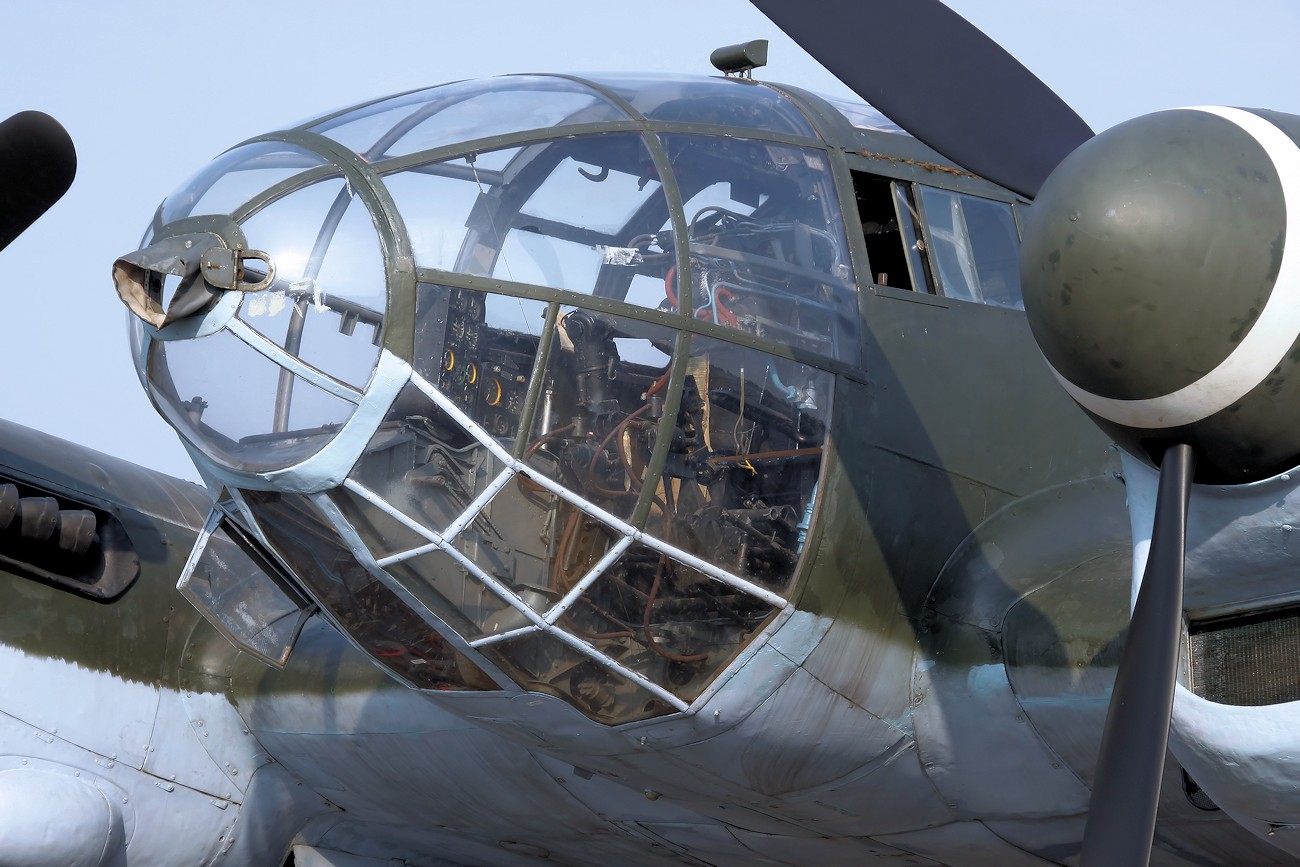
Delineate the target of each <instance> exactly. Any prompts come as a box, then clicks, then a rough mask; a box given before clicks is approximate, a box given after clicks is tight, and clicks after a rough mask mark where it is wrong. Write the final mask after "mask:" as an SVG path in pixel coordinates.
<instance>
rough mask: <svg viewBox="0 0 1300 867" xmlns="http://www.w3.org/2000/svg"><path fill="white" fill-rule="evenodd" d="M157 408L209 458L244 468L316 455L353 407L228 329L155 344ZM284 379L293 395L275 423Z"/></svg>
mask: <svg viewBox="0 0 1300 867" xmlns="http://www.w3.org/2000/svg"><path fill="white" fill-rule="evenodd" d="M147 371H148V377H149V384H150V386H151V388H152V389H153V391H154V394H155V395H156V396H157V398H158V401H157V403H158V407H159V409H160V410H161V411H162V412H163V413H164V414H165V415H166V416H167V418H168V420H169V421H171V423H172V424H173V425H175V426H176V427H177V428H179V429H180V430H181V431H182V432H184V433H186V434H187V435H188V436H191V437H192V439H193V441H194V442H196V443H199V444H200V445H201V447H202V448H203V450H204V451H205V452H207V453H208V455H209V456H211V457H212V458H213V459H214V460H216V461H218V462H220V463H224V464H227V465H228V466H232V467H236V468H238V469H243V470H251V469H257V470H264V469H275V468H278V467H284V466H289V465H291V464H296V463H298V462H299V461H302V460H304V459H305V458H307V457H309V456H310V455H313V454H315V453H316V452H317V451H319V450H320V449H321V448H322V447H324V445H325V444H326V443H327V442H329V440H330V439H331V438H332V437H333V435H334V433H335V432H336V431H337V430H338V429H339V427H341V426H342V425H343V423H344V422H345V421H347V420H348V419H349V418H350V417H351V416H352V413H353V411H354V410H355V409H356V405H355V404H353V403H350V402H348V401H346V400H342V399H341V398H338V397H335V396H334V395H332V394H329V393H328V392H326V391H323V390H321V389H320V388H317V387H316V386H314V385H312V384H311V383H309V382H307V381H306V380H304V379H301V378H299V377H297V376H293V375H292V374H288V373H287V371H285V369H284V368H282V367H280V366H279V365H278V364H275V363H274V362H272V361H271V360H270V359H268V358H266V357H265V356H263V355H261V354H260V353H258V352H256V351H254V350H253V349H252V348H251V347H250V346H248V345H247V344H246V343H244V342H243V341H242V340H240V339H239V338H237V337H235V336H234V335H232V334H231V333H230V332H228V331H218V332H217V333H215V334H211V335H208V336H206V337H196V338H193V339H190V340H173V341H168V342H165V343H163V342H158V343H154V344H153V345H152V346H151V347H150V352H149V363H148V367H147ZM282 374H283V375H284V376H286V377H287V378H288V380H289V382H288V385H289V393H290V394H291V397H290V399H289V402H288V405H287V412H285V413H284V414H283V423H282V424H280V425H277V424H276V402H277V396H278V395H279V394H280V390H281V388H282V385H283V383H282V379H281V376H282Z"/></svg>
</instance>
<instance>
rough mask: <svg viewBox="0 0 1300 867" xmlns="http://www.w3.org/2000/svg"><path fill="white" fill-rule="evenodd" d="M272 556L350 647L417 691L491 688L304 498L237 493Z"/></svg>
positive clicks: (478, 672)
mask: <svg viewBox="0 0 1300 867" xmlns="http://www.w3.org/2000/svg"><path fill="white" fill-rule="evenodd" d="M243 495H244V498H245V500H246V501H247V502H248V505H249V508H250V509H251V510H252V512H253V515H254V517H255V518H256V519H257V523H258V526H259V527H261V529H262V532H263V534H264V535H265V536H266V537H267V539H268V540H269V541H270V543H271V545H272V546H273V547H274V548H275V549H276V553H278V554H279V555H280V557H281V558H282V559H283V560H284V561H285V562H286V563H288V564H289V566H290V567H291V568H292V569H293V570H294V574H295V575H296V576H297V578H298V580H299V581H301V582H302V583H303V585H304V586H305V587H306V588H307V589H308V590H309V591H310V592H311V594H312V595H313V596H314V597H315V598H316V600H317V601H318V602H319V603H320V604H321V607H323V608H324V609H325V610H326V611H328V612H329V613H330V615H331V616H332V617H333V618H334V620H335V621H336V622H337V623H338V624H339V625H340V626H341V627H343V629H345V630H347V632H348V634H349V635H350V636H352V638H353V640H354V641H356V642H357V643H358V644H360V645H361V647H362V649H363V650H365V651H366V652H367V653H369V654H370V655H371V656H372V657H373V658H374V659H375V661H377V662H378V663H380V664H381V665H383V666H384V667H386V668H388V669H390V670H392V671H393V672H394V673H395V674H397V675H398V676H399V677H400V678H402V680H404V681H406V682H407V683H409V684H411V685H412V686H414V687H416V688H417V689H496V688H497V685H496V684H495V683H494V682H493V681H492V680H491V679H490V678H488V677H487V675H485V674H484V673H483V672H482V670H480V669H479V668H478V667H477V666H476V665H474V663H473V662H472V661H471V660H470V659H469V658H468V657H467V656H465V655H464V654H462V653H460V652H459V651H457V650H456V649H455V648H454V647H452V646H451V645H450V644H448V643H447V642H446V641H445V640H444V639H443V638H442V637H441V636H440V635H438V634H437V633H436V632H434V631H433V629H432V628H430V626H429V624H428V623H426V622H425V621H424V620H423V619H422V618H421V617H420V616H419V615H418V614H417V613H416V612H415V611H414V610H413V609H411V608H410V607H408V606H407V605H405V604H404V603H403V602H402V601H401V600H400V599H398V598H397V596H396V595H394V593H393V592H392V591H391V590H389V589H388V588H387V587H386V586H384V585H383V584H382V583H380V582H379V581H378V580H377V579H376V578H375V577H374V576H373V575H371V574H370V573H369V572H367V571H366V569H365V568H364V567H363V566H362V565H361V564H360V563H358V562H357V560H356V558H355V557H354V556H353V554H352V552H351V551H349V550H348V548H347V546H346V545H344V544H343V542H342V540H341V539H340V538H339V536H338V534H337V532H336V531H335V530H334V528H333V526H331V525H330V523H329V522H328V521H327V520H326V519H325V516H324V515H322V514H321V513H320V510H318V509H317V508H316V506H315V505H314V504H313V503H312V502H311V501H310V500H308V499H307V498H306V497H303V496H301V495H297V494H278V493H269V492H264V491H244V492H243Z"/></svg>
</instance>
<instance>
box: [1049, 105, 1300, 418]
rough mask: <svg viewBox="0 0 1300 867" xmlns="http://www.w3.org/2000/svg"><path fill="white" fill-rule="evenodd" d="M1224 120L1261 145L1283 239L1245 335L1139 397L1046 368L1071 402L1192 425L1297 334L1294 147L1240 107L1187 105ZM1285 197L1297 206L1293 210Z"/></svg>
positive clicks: (1241, 392)
mask: <svg viewBox="0 0 1300 867" xmlns="http://www.w3.org/2000/svg"><path fill="white" fill-rule="evenodd" d="M1183 110H1186V111H1203V112H1206V113H1208V114H1213V115H1217V116H1219V117H1221V118H1223V119H1224V120H1227V121H1230V122H1232V123H1234V124H1236V125H1237V126H1239V127H1241V128H1242V129H1243V130H1245V131H1246V132H1247V133H1249V134H1250V135H1251V136H1252V137H1253V138H1254V139H1255V140H1256V141H1257V142H1259V144H1260V146H1261V147H1263V148H1264V151H1265V153H1267V154H1268V156H1269V159H1271V160H1272V161H1273V167H1274V168H1275V169H1276V170H1277V174H1278V178H1279V180H1280V181H1281V185H1282V195H1283V201H1284V203H1285V206H1286V237H1285V238H1284V245H1283V250H1282V263H1281V266H1280V267H1279V268H1278V274H1277V280H1276V282H1275V283H1274V284H1273V291H1272V293H1271V294H1270V295H1269V297H1268V300H1267V301H1266V302H1265V303H1264V309H1263V310H1262V311H1260V314H1259V318H1258V319H1257V320H1255V324H1254V325H1253V326H1252V327H1251V329H1250V331H1249V332H1248V333H1247V334H1246V337H1245V339H1243V340H1242V341H1241V343H1239V344H1237V348H1236V349H1234V350H1233V351H1232V352H1231V353H1229V355H1228V357H1227V358H1225V359H1224V360H1223V361H1221V362H1219V365H1218V366H1217V367H1215V368H1214V369H1213V370H1211V371H1210V372H1209V373H1207V374H1205V375H1204V376H1202V377H1201V378H1200V379H1198V380H1196V381H1195V382H1193V383H1191V384H1189V385H1185V386H1183V387H1182V388H1180V389H1178V390H1177V391H1173V392H1170V393H1169V394H1164V395H1161V396H1159V397H1152V398H1145V399H1142V400H1119V399H1116V398H1111V397H1102V396H1101V395H1097V394H1093V393H1092V392H1090V391H1085V390H1084V389H1082V388H1079V386H1077V385H1075V384H1074V383H1072V382H1070V381H1069V380H1067V379H1066V378H1065V377H1064V376H1062V375H1061V374H1060V373H1058V372H1057V371H1056V369H1055V368H1052V367H1051V365H1050V364H1049V365H1048V367H1049V368H1051V370H1052V373H1053V375H1055V376H1056V378H1057V380H1058V381H1059V382H1060V383H1061V385H1062V386H1064V388H1065V390H1066V391H1068V392H1069V393H1070V396H1071V397H1073V398H1074V399H1075V400H1076V401H1078V402H1079V404H1080V405H1081V406H1083V407H1084V408H1085V409H1089V410H1091V411H1092V412H1094V413H1096V414H1097V415H1099V416H1101V417H1102V418H1104V419H1108V420H1110V421H1113V422H1116V423H1118V424H1122V425H1125V426H1127V427H1135V428H1148V429H1157V428H1167V427H1179V426H1181V425H1186V424H1192V423H1193V422H1197V421H1200V420H1201V419H1203V418H1208V417H1209V416H1212V415H1214V414H1215V413H1216V412H1220V411H1221V410H1224V409H1227V408H1228V407H1230V406H1232V405H1233V404H1234V403H1236V402H1237V401H1239V400H1241V399H1242V398H1243V397H1245V396H1246V395H1247V394H1249V393H1250V391H1251V390H1252V389H1253V388H1255V387H1256V386H1257V385H1259V384H1260V383H1261V382H1263V381H1264V379H1265V377H1267V376H1268V375H1269V373H1270V372H1271V371H1272V370H1273V368H1275V367H1277V365H1278V363H1279V362H1281V361H1282V359H1283V358H1285V357H1286V354H1287V352H1289V351H1290V349H1291V346H1292V345H1293V344H1294V343H1295V340H1296V336H1297V335H1298V334H1300V254H1298V252H1297V251H1300V219H1292V214H1293V213H1296V214H1300V148H1297V146H1296V144H1295V142H1293V141H1292V140H1291V139H1290V137H1288V136H1287V135H1286V133H1284V132H1282V131H1281V130H1280V129H1278V128H1277V127H1276V126H1274V125H1273V124H1271V123H1269V122H1268V121H1266V120H1264V118H1262V117H1260V116H1259V115H1257V114H1251V113H1250V112H1248V111H1242V110H1241V109H1239V108H1224V107H1222V106H1193V107H1189V108H1187V109H1183ZM1292 203H1296V204H1297V207H1296V208H1294V209H1293V208H1292V207H1291V206H1292Z"/></svg>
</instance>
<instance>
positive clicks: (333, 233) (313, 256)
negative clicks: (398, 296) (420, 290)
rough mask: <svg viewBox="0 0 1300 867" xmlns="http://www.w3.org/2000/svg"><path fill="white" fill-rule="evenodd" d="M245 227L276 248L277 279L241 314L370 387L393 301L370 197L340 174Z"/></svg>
mask: <svg viewBox="0 0 1300 867" xmlns="http://www.w3.org/2000/svg"><path fill="white" fill-rule="evenodd" d="M243 228H244V233H245V235H246V237H247V238H248V241H249V244H250V245H252V246H253V247H255V248H257V249H260V250H264V251H266V252H267V253H269V254H270V255H271V260H272V261H273V262H274V263H275V268H276V279H275V282H274V283H273V284H272V285H271V286H270V287H268V288H267V289H264V290H262V291H261V292H253V293H248V294H247V295H246V296H245V298H244V300H243V303H242V304H241V305H240V311H239V317H240V318H241V319H243V320H244V321H245V322H247V323H248V324H249V325H251V326H252V327H253V328H255V329H256V330H257V331H258V332H260V333H261V334H263V335H265V336H266V337H268V338H269V339H270V340H272V341H274V342H275V343H277V344H279V345H280V346H282V347H284V348H285V349H286V350H288V351H289V352H290V353H292V354H294V355H297V356H298V357H299V358H301V359H302V360H304V361H306V362H307V363H308V364H310V365H312V366H313V367H315V368H316V369H318V370H322V371H324V372H326V373H329V374H331V375H333V376H334V377H335V378H337V379H339V380H342V381H343V382H347V383H350V384H352V385H354V386H356V387H357V388H358V389H362V388H364V387H365V384H366V383H367V382H368V381H369V379H370V374H371V373H372V372H373V370H374V365H375V362H376V361H377V360H378V358H379V339H380V330H381V328H382V324H383V314H384V308H385V304H386V300H387V292H386V284H385V278H384V274H385V270H384V262H383V257H382V255H381V252H380V248H379V238H378V235H377V234H376V232H375V227H374V223H373V221H372V220H371V218H370V213H369V211H368V210H367V209H366V206H365V204H364V203H363V202H362V201H361V200H360V199H358V198H355V197H354V196H353V195H352V193H351V190H350V188H349V187H348V186H347V185H346V184H345V183H344V182H343V180H342V179H338V178H334V179H330V180H328V181H323V182H321V183H317V184H312V185H310V186H306V187H302V188H300V189H296V190H293V191H292V192H290V193H288V194H287V195H285V196H283V197H281V198H279V199H277V200H276V201H274V202H272V203H271V204H269V205H268V206H267V207H265V208H263V209H262V210H260V211H259V212H258V213H256V214H254V215H253V216H252V217H250V218H249V219H248V220H246V221H245V222H244V225H243ZM258 264H260V263H258ZM261 276H262V275H260V274H252V275H251V276H250V277H249V279H250V280H258V279H261Z"/></svg>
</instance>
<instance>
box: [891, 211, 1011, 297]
mask: <svg viewBox="0 0 1300 867" xmlns="http://www.w3.org/2000/svg"><path fill="white" fill-rule="evenodd" d="M917 189H918V190H920V193H921V204H922V209H923V210H924V214H925V221H926V224H927V225H928V227H929V230H930V259H931V261H932V262H933V263H934V268H935V271H936V272H937V274H938V277H939V283H940V285H941V286H942V287H943V293H944V294H945V295H948V296H949V297H952V298H962V299H965V300H967V301H977V302H979V303H981V304H991V305H993V306H995V307H1011V308H1014V309H1016V310H1023V309H1024V307H1025V305H1024V301H1023V300H1022V299H1021V295H1020V236H1019V234H1018V233H1017V231H1016V220H1015V217H1014V216H1012V213H1011V206H1010V205H1008V204H1007V203H1005V202H994V201H990V200H988V199H981V198H977V197H975V196H967V195H963V194H961V193H954V192H950V191H948V190H936V189H933V188H930V187H921V186H918V187H917Z"/></svg>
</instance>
